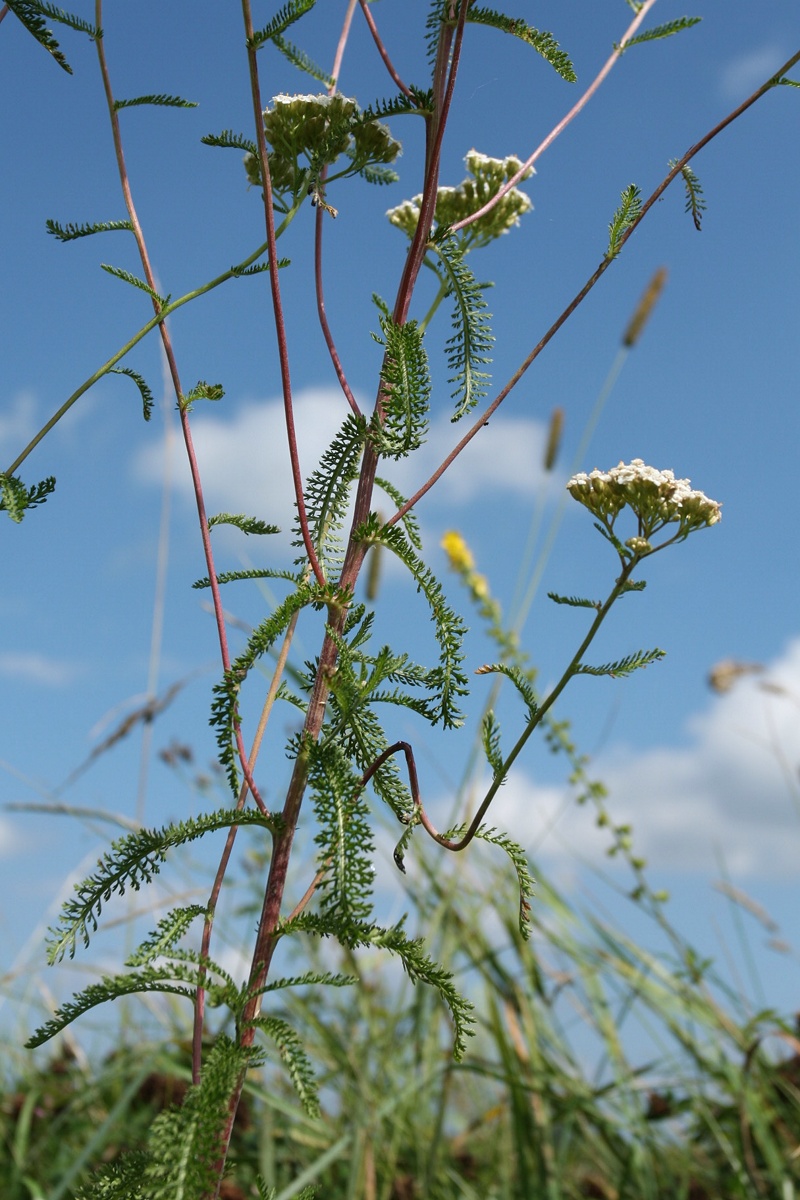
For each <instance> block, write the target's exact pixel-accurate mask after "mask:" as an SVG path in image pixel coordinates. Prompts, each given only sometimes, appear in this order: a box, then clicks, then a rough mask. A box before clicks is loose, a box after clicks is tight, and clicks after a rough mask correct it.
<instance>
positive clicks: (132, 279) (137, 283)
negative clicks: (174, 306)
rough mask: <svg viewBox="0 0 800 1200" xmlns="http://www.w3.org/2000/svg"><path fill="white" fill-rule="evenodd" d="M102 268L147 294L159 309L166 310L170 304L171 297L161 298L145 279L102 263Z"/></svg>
mask: <svg viewBox="0 0 800 1200" xmlns="http://www.w3.org/2000/svg"><path fill="white" fill-rule="evenodd" d="M100 266H101V267H102V269H103V270H104V271H108V273H109V275H114V276H116V278H117V279H121V280H122V281H123V282H124V283H130V284H131V285H132V286H133V287H137V288H139V289H140V290H141V291H143V292H147V294H148V296H150V297H151V298H152V299H153V300H155V302H156V304H157V305H158V307H159V308H164V307H165V306H166V305H167V304H169V296H159V294H158V292H156V291H154V290H153V288H151V287H150V285H149V284H148V283H145V281H144V280H143V279H140V278H139V276H138V275H133V274H131V272H130V271H124V270H123V269H122V267H111V266H109V265H108V263H100Z"/></svg>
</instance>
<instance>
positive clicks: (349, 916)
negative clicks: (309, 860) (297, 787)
mask: <svg viewBox="0 0 800 1200" xmlns="http://www.w3.org/2000/svg"><path fill="white" fill-rule="evenodd" d="M309 784H310V787H311V794H312V798H313V802H314V811H315V813H316V817H317V824H318V826H319V830H318V832H317V834H316V837H315V838H314V842H315V844H316V845H317V846H318V847H319V851H318V862H319V869H320V871H321V872H323V873H324V874H323V879H322V884H321V895H322V902H321V904H322V911H323V912H324V913H325V915H326V917H329V918H330V920H331V921H335V922H336V924H337V928H338V929H340V930H343V929H351V928H353V929H354V928H356V927H357V926H358V925H359V923H361V922H363V921H365V920H366V919H367V918H368V917H369V916H370V915H371V913H372V881H373V876H374V867H373V864H372V854H373V852H374V849H375V846H374V842H373V838H372V830H371V828H370V822H369V808H368V805H367V803H366V801H365V799H364V794H363V791H362V789H361V788H360V787H359V782H358V779H357V778H356V776H355V775H354V774H353V771H352V770H351V768H350V764H349V761H348V757H347V755H346V754H345V753H344V752H343V749H342V747H341V746H340V745H338V744H337V742H336V741H334V740H329V739H325V740H324V741H323V742H322V743H321V744H319V745H317V746H312V747H310V748H309ZM337 936H338V935H337Z"/></svg>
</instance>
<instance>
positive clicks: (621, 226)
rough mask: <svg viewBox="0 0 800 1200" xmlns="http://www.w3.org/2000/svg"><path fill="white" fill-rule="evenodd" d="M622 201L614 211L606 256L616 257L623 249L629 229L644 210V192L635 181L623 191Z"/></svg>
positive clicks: (609, 229) (609, 228)
mask: <svg viewBox="0 0 800 1200" xmlns="http://www.w3.org/2000/svg"><path fill="white" fill-rule="evenodd" d="M621 198H622V203H621V204H620V206H619V208H618V209H617V211H616V212H615V213H614V216H613V218H612V221H611V224H610V225H609V227H608V249H607V250H606V258H616V257H617V255H618V254H619V252H620V250H621V249H622V246H621V242H622V238H623V237H624V236H625V234H626V233H627V231H628V230H629V229H630V228H631V226H632V225H634V224H635V222H636V221H637V219H638V217H639V214H640V213H641V211H642V194H641V192H640V191H639V189H638V187H637V186H636V184H635V183H631V184H629V185H628V187H626V188H625V190H624V191H623V192H622V196H621Z"/></svg>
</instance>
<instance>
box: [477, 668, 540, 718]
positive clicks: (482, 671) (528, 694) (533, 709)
mask: <svg viewBox="0 0 800 1200" xmlns="http://www.w3.org/2000/svg"><path fill="white" fill-rule="evenodd" d="M475 674H476V675H505V677H506V679H510V680H511V682H512V683H513V685H514V687H515V688H516V689H517V691H518V692H519V694H520V696H522V699H523V700H524V701H525V707H526V708H527V710H528V720H529V721H533V720H534V719H535V718H536V716H537V714H538V712H539V702H538V699H537V696H536V692H535V691H534V688H533V684H532V683H531V680H530V679H529V678H527V677H526V674H525V672H524V671H523V670H522V669H521V668H520V667H516V666H514V665H513V664H512V663H504V662H499V663H487V664H486V666H483V667H478V669H477V671H476V672H475Z"/></svg>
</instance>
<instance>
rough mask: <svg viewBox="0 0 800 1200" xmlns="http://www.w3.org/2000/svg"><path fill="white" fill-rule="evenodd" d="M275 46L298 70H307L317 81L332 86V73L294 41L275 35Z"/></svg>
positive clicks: (273, 40)
mask: <svg viewBox="0 0 800 1200" xmlns="http://www.w3.org/2000/svg"><path fill="white" fill-rule="evenodd" d="M272 43H273V45H274V46H276V47H277V49H278V50H280V52H281V54H282V55H283V56H284V58H286V59H288V61H289V62H290V63H291V64H292V66H293V67H297V69H298V71H305V73H306V75H310V76H311V78H312V79H316V81H317V83H321V84H322V86H323V87H326V88H327V87H332V86H333V84H334V83H335V80H334V78H333V76H332V75H329V74H328V72H327V71H325V70H323V68H322V67H320V66H318V64H317V63H315V62H314V60H313V58H309V56H308V55H307V54H306V52H305V50H301V49H300V47H299V46H295V45H294V43H293V42H290V41H287V39H286V38H283V37H279V36H277V35H275V36H274V37H273V38H272Z"/></svg>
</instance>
